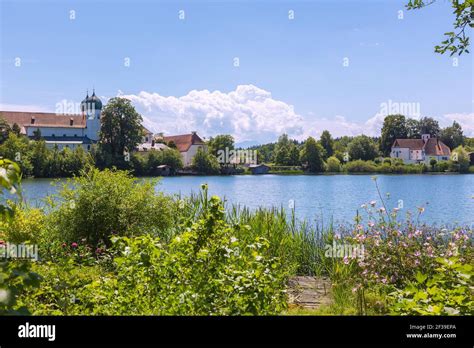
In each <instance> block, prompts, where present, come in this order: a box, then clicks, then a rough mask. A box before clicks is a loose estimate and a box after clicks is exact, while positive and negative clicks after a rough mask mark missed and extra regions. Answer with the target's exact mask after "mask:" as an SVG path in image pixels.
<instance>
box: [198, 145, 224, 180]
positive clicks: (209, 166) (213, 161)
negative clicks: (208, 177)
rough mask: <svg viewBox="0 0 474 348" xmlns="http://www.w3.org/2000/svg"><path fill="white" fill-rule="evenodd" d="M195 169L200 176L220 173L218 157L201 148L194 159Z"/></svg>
mask: <svg viewBox="0 0 474 348" xmlns="http://www.w3.org/2000/svg"><path fill="white" fill-rule="evenodd" d="M192 167H193V169H194V170H196V171H197V172H198V173H200V174H218V173H219V171H220V166H219V163H218V162H217V158H216V156H214V155H212V154H210V153H208V152H206V151H204V150H202V149H201V148H199V149H198V150H197V152H196V155H195V156H194V158H193V165H192Z"/></svg>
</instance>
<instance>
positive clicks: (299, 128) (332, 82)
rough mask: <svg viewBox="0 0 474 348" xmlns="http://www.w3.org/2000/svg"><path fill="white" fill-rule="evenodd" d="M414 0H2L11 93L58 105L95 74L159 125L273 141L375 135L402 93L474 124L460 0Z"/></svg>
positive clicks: (442, 115)
mask: <svg viewBox="0 0 474 348" xmlns="http://www.w3.org/2000/svg"><path fill="white" fill-rule="evenodd" d="M404 3H405V2H404V1H393V0H392V1H386V0H364V1H356V0H354V1H348V0H346V1H329V0H327V1H317V0H315V1H244V0H240V1H227V2H225V1H199V0H197V1H196V0H194V1H187V2H180V1H156V2H152V1H41V2H39V1H21V0H20V1H15V2H14V1H4V0H1V85H0V103H1V106H2V108H3V109H6V108H8V109H25V110H26V109H36V110H38V111H41V110H50V111H54V110H55V108H56V104H57V103H58V102H60V101H61V100H63V99H66V100H68V101H74V102H79V101H80V100H81V99H82V98H83V97H84V95H85V92H86V89H89V90H91V89H92V87H93V86H95V88H96V92H97V94H98V95H100V96H102V97H104V99H107V98H109V97H113V96H116V95H117V94H120V95H123V96H125V97H128V98H130V99H131V100H132V101H133V102H134V104H135V106H136V107H137V109H138V110H139V111H140V112H141V113H142V114H143V115H144V117H145V123H146V124H147V125H148V126H149V127H151V128H153V130H155V131H161V130H164V131H165V132H186V131H190V130H198V131H199V132H201V133H203V134H204V135H205V136H211V135H214V134H215V133H222V132H228V133H232V134H234V135H235V136H236V138H237V139H238V140H239V141H250V142H252V141H257V142H264V141H268V140H271V139H272V137H274V136H277V135H278V134H279V133H281V132H284V131H286V132H288V133H290V135H293V136H295V137H305V136H307V135H313V136H317V135H318V134H320V132H321V131H322V128H329V129H330V130H331V131H332V132H333V133H335V134H336V135H338V134H339V135H342V134H358V133H368V134H371V133H374V132H376V129H377V128H378V127H379V125H380V122H381V121H382V120H383V116H382V117H377V115H378V114H380V109H381V103H387V102H388V101H392V102H393V103H418V104H417V105H419V107H420V111H421V115H423V116H425V115H426V116H433V117H436V118H438V119H439V120H440V122H441V123H442V124H448V123H450V122H452V120H453V119H457V120H459V121H460V122H462V124H463V126H465V130H466V132H468V133H469V132H471V131H472V132H473V134H474V125H473V123H472V119H473V118H474V114H473V99H474V98H473V86H472V81H473V80H472V77H473V69H472V65H473V64H472V55H466V56H461V57H460V58H459V61H458V66H453V60H452V58H451V57H449V56H441V55H438V54H435V53H434V52H433V47H434V46H435V45H436V44H438V43H439V42H440V41H441V40H442V38H443V33H444V32H446V31H450V30H452V23H453V21H454V17H453V15H452V13H451V12H452V11H451V9H450V6H449V2H447V1H439V3H436V4H434V5H432V6H430V7H428V8H425V9H423V10H421V11H406V10H405V9H404ZM71 10H72V11H75V19H73V20H71V19H70V14H71V13H70V11H71ZM180 10H183V11H184V14H185V19H184V20H180V18H179V11H180ZM290 10H292V11H294V19H292V20H290V19H289V18H288V17H289V11H290ZM399 10H403V19H399V18H398V15H399V13H398V11H399ZM16 58H20V59H21V66H15V62H16V61H15V59H16ZM127 58H129V59H130V66H128V67H127V66H125V65H124V62H125V59H127ZM235 58H238V59H239V63H240V65H239V66H238V67H236V66H234V63H235V61H234V59H235ZM344 58H348V59H349V66H347V67H344V66H343V59H344ZM238 86H241V88H240V89H239V88H238ZM206 91H209V93H207V92H206ZM379 116H380V115H379ZM191 128H192V129H191ZM374 134H375V133H374Z"/></svg>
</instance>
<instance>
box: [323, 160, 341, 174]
mask: <svg viewBox="0 0 474 348" xmlns="http://www.w3.org/2000/svg"><path fill="white" fill-rule="evenodd" d="M326 171H327V172H330V173H338V172H340V171H341V162H340V161H339V160H338V159H337V157H335V156H331V157H329V158H328V159H327V161H326Z"/></svg>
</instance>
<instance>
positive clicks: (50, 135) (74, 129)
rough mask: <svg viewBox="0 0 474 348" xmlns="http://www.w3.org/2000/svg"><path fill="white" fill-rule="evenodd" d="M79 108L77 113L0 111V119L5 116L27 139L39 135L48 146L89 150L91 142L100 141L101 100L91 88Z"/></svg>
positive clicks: (10, 124)
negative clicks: (78, 113)
mask: <svg viewBox="0 0 474 348" xmlns="http://www.w3.org/2000/svg"><path fill="white" fill-rule="evenodd" d="M80 107H81V114H80V115H68V114H56V113H44V112H23V111H0V118H3V119H5V120H6V121H7V123H8V124H9V126H10V127H13V125H14V124H17V125H18V126H19V127H20V133H21V134H24V135H26V136H28V137H29V138H35V137H36V136H41V138H42V139H43V140H44V141H45V142H46V145H47V146H48V147H50V148H53V147H55V146H57V147H58V149H60V150H61V149H63V148H66V147H68V148H70V149H75V148H76V147H79V146H82V147H83V148H84V149H85V150H86V151H89V150H90V148H91V145H92V144H95V143H97V142H98V141H99V132H100V125H101V120H100V114H101V112H102V101H101V100H100V99H99V97H97V96H96V95H95V91H94V92H93V93H92V95H91V96H89V94H87V95H86V97H85V98H84V100H83V101H82V102H81V106H80Z"/></svg>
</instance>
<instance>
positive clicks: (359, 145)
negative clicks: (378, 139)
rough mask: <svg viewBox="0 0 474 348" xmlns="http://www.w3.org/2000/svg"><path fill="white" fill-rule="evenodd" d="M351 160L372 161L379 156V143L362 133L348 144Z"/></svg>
mask: <svg viewBox="0 0 474 348" xmlns="http://www.w3.org/2000/svg"><path fill="white" fill-rule="evenodd" d="M348 152H349V156H350V158H351V160H364V161H372V160H374V159H375V157H377V156H378V152H379V151H378V149H377V144H376V143H375V142H374V141H373V140H372V139H371V138H369V137H368V136H366V135H360V136H357V137H355V138H354V139H352V141H351V142H350V143H349V146H348Z"/></svg>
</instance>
